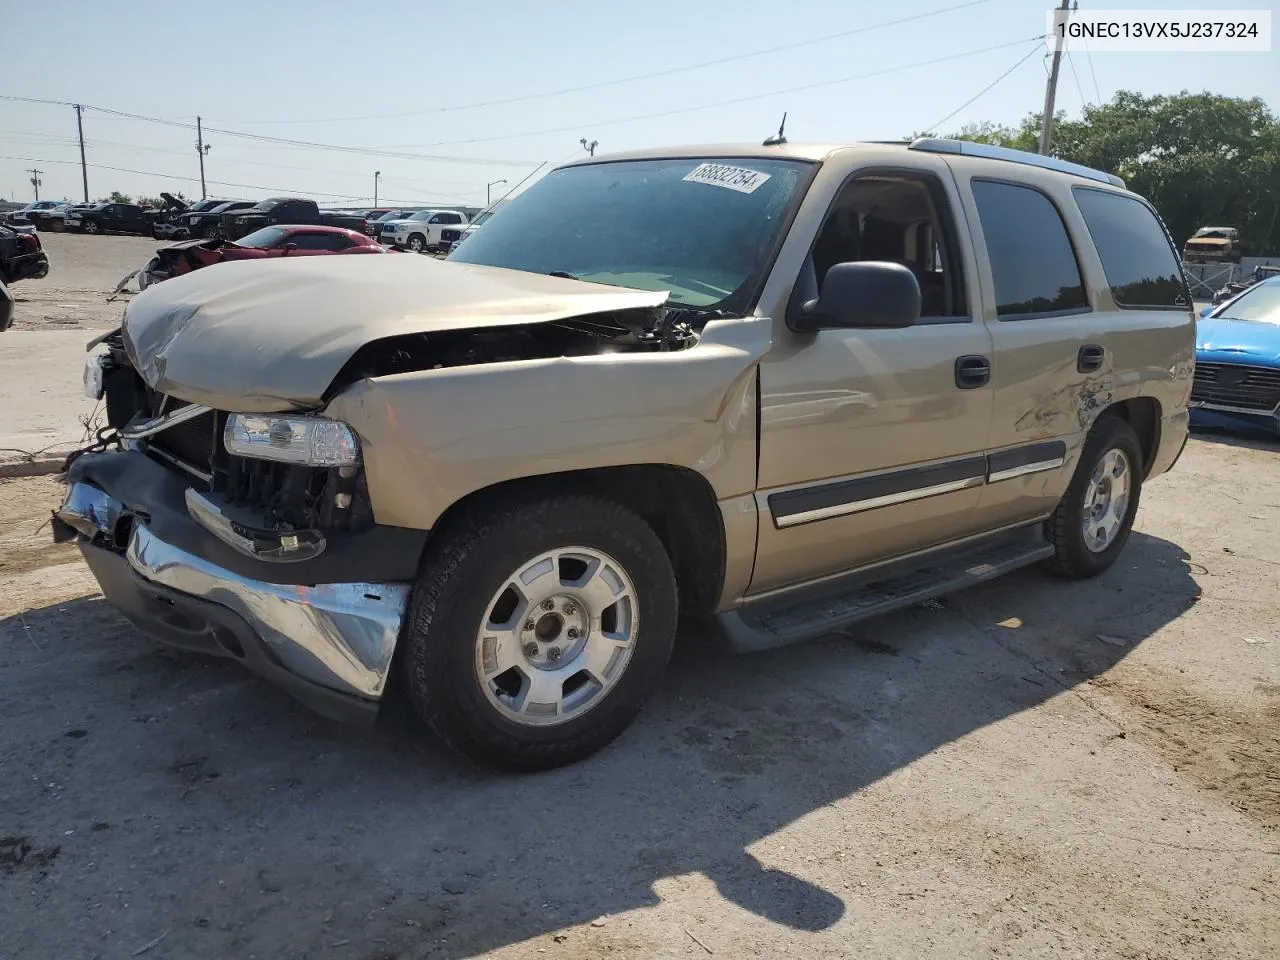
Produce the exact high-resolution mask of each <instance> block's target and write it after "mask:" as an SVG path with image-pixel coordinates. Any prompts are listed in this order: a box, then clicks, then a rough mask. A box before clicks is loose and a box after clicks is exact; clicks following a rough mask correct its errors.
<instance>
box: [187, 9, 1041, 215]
mask: <svg viewBox="0 0 1280 960" xmlns="http://www.w3.org/2000/svg"><path fill="white" fill-rule="evenodd" d="M1063 3H1066V0H1063ZM208 152H209V145H208V144H207V143H205V142H204V127H203V126H201V124H200V118H199V117H196V153H198V154H200V199H201V200H207V199H208V197H209V195H208V194H207V193H206V192H205V189H204V155H205V154H206V153H208Z"/></svg>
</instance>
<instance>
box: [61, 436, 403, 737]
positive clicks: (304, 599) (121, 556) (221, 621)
mask: <svg viewBox="0 0 1280 960" xmlns="http://www.w3.org/2000/svg"><path fill="white" fill-rule="evenodd" d="M129 456H141V455H137V454H127V453H125V454H105V455H99V459H101V458H105V457H129ZM84 459H87V457H82V458H81V460H84ZM144 459H145V458H144ZM79 465H80V462H79V461H77V463H76V464H74V465H73V468H72V471H71V476H70V477H69V480H68V486H67V493H66V497H65V499H64V502H63V504H62V506H61V507H60V508H59V509H58V510H57V511H55V514H54V536H55V538H57V539H62V540H68V539H71V538H73V537H75V538H76V539H78V541H79V545H80V549H81V552H82V553H83V554H84V558H85V561H86V562H87V563H88V565H89V568H90V569H91V570H92V571H93V574H94V576H95V577H96V578H97V580H98V583H99V586H100V587H101V589H102V593H103V596H104V597H106V599H107V600H108V602H110V603H111V604H112V605H113V606H115V607H116V608H117V609H118V610H119V611H120V612H121V613H122V614H124V616H125V617H126V618H128V620H129V621H130V622H131V623H133V625H134V626H136V627H137V628H138V629H139V630H141V631H142V632H143V633H146V634H148V635H149V636H151V637H153V638H154V639H156V640H158V641H160V642H162V643H167V644H170V645H173V646H178V647H183V648H186V649H191V650H197V651H201V652H204V653H210V654H214V655H218V656H225V657H231V658H233V659H237V660H239V661H241V662H242V663H243V664H244V665H245V666H246V667H248V668H249V669H250V670H252V671H253V672H255V673H257V674H259V675H261V676H263V677H265V678H267V679H269V680H271V681H272V682H274V683H276V684H278V685H279V686H281V687H282V688H284V689H285V690H286V691H288V692H289V693H291V694H293V695H294V696H295V697H297V698H298V699H299V700H301V701H302V702H303V703H305V704H307V705H308V706H310V707H312V708H313V709H315V710H317V711H319V712H320V713H323V714H325V715H327V716H331V717H335V718H337V719H340V720H344V721H347V722H352V723H357V724H360V725H368V724H369V723H372V721H373V719H374V718H375V716H376V715H377V711H378V706H379V703H380V701H381V699H382V697H383V695H384V694H385V692H386V688H387V681H388V677H389V675H390V672H391V663H392V659H393V657H394V655H395V648H396V642H397V639H398V638H399V635H400V629H401V626H402V622H403V620H404V616H405V611H406V608H407V606H408V602H409V592H410V584H409V583H408V582H407V581H397V582H345V581H344V582H316V583H309V584H308V583H275V582H270V581H269V580H266V579H262V578H261V577H257V576H253V575H246V572H245V571H244V570H240V571H237V570H232V569H229V568H228V567H227V566H224V565H221V564H219V563H217V562H214V561H213V560H211V559H209V557H208V555H207V554H208V550H207V549H202V550H200V551H199V553H197V552H196V551H194V550H188V549H184V548H183V547H180V546H177V545H175V544H174V543H172V542H169V541H167V540H165V539H162V538H161V536H160V535H159V533H158V531H157V528H158V527H165V526H167V527H168V528H169V529H170V530H172V529H173V528H174V526H175V522H174V519H173V518H169V519H168V521H167V524H166V522H165V521H164V520H161V522H157V518H156V517H153V516H151V515H150V513H149V512H147V511H146V510H143V509H141V508H139V507H138V506H137V505H134V506H130V505H128V504H126V503H125V502H123V501H122V500H120V499H117V498H116V497H115V496H113V495H112V494H110V493H108V492H106V491H105V490H103V489H102V488H101V487H99V486H97V485H95V484H93V483H91V482H89V480H88V479H87V477H85V471H83V470H81V471H77V470H76V467H78V466H79ZM77 474H79V476H77ZM158 512H159V513H161V514H163V510H160V511H158ZM196 526H197V528H198V525H196ZM171 539H172V538H171ZM206 546H207V545H206ZM201 554H205V555H201ZM257 566H258V567H259V568H266V569H262V575H263V576H267V575H270V574H272V573H274V572H275V571H273V570H270V569H269V568H270V567H271V566H272V565H271V564H265V563H259V564H257ZM280 566H285V565H280ZM290 566H297V565H290Z"/></svg>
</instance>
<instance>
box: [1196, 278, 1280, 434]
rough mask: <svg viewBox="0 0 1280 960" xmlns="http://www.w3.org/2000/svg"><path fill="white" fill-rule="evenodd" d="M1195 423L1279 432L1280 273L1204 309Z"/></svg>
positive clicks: (1200, 325) (1199, 335)
mask: <svg viewBox="0 0 1280 960" xmlns="http://www.w3.org/2000/svg"><path fill="white" fill-rule="evenodd" d="M1191 422H1192V423H1193V424H1199V425H1202V426H1218V427H1238V426H1254V427H1262V428H1264V429H1268V430H1270V431H1272V432H1274V433H1278V434H1280V277H1272V278H1271V279H1269V280H1263V281H1262V282H1261V283H1258V284H1255V285H1254V286H1252V287H1250V288H1249V289H1248V290H1245V291H1244V292H1243V293H1241V294H1239V295H1237V296H1235V297H1233V298H1232V299H1230V300H1228V301H1226V302H1225V303H1222V304H1219V305H1218V306H1216V307H1205V309H1204V310H1202V311H1201V313H1200V319H1199V321H1198V322H1197V324H1196V376H1195V383H1194V384H1193V386H1192V388H1191Z"/></svg>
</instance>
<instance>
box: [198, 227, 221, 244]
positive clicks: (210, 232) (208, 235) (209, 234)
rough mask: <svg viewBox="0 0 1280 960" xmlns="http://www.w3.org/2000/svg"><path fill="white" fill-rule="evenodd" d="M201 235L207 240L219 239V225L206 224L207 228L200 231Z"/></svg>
mask: <svg viewBox="0 0 1280 960" xmlns="http://www.w3.org/2000/svg"><path fill="white" fill-rule="evenodd" d="M200 236H202V237H204V238H205V239H206V240H216V239H218V225H217V224H216V223H210V224H206V225H205V228H204V229H203V230H201V231H200Z"/></svg>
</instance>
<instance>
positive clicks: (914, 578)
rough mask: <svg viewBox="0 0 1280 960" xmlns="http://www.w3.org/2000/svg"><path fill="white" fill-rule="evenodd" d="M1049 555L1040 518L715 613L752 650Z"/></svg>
mask: <svg viewBox="0 0 1280 960" xmlns="http://www.w3.org/2000/svg"><path fill="white" fill-rule="evenodd" d="M1052 555H1053V547H1052V546H1051V545H1050V544H1049V543H1047V542H1046V541H1045V539H1044V534H1043V528H1042V525H1041V524H1039V523H1036V524H1033V525H1030V526H1026V527H1020V528H1018V529H1016V530H1012V531H1007V532H1004V533H1001V534H997V535H995V536H993V537H984V538H983V539H982V540H981V541H978V542H976V543H968V544H965V545H962V546H960V547H952V548H943V549H940V550H936V551H931V552H930V553H928V554H926V555H924V556H916V557H912V558H909V559H907V560H902V561H897V562H895V563H892V564H887V565H884V566H880V567H877V568H875V569H874V570H869V571H862V572H860V573H853V574H847V575H844V576H841V577H838V578H836V579H834V580H828V581H825V582H823V583H820V584H816V585H813V586H808V587H798V588H796V589H794V590H788V591H787V592H786V593H783V594H778V595H775V596H771V597H765V598H763V599H760V600H756V601H748V602H747V603H746V604H744V605H743V606H742V607H740V608H739V609H737V610H731V611H729V612H728V613H722V614H720V616H719V617H718V619H719V621H720V626H721V629H722V631H723V633H724V638H725V640H726V642H727V644H728V646H729V649H730V650H732V651H733V652H735V653H750V652H753V651H756V650H768V649H770V648H772V647H781V646H786V645H787V644H790V643H798V642H799V641H802V640H811V639H813V638H815V637H821V636H823V635H825V634H829V633H834V632H835V631H837V630H840V629H842V628H844V627H847V626H849V625H850V624H852V623H857V622H858V621H860V620H866V619H869V618H870V617H877V616H879V615H880V614H882V613H888V612H889V611H891V610H898V609H901V608H902V607H910V606H914V605H916V604H919V603H922V602H924V601H925V600H930V599H933V598H934V597H939V596H942V595H943V594H946V593H953V592H954V591H956V590H962V589H964V588H965V587H970V586H973V585H974V584H977V583H982V582H983V581H984V580H991V579H994V578H995V577H999V576H1002V575H1003V574H1006V573H1008V572H1010V571H1011V570H1017V569H1018V568H1019V567H1025V566H1029V565H1030V564H1033V563H1036V562H1038V561H1040V560H1044V559H1046V558H1048V557H1051V556H1052Z"/></svg>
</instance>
